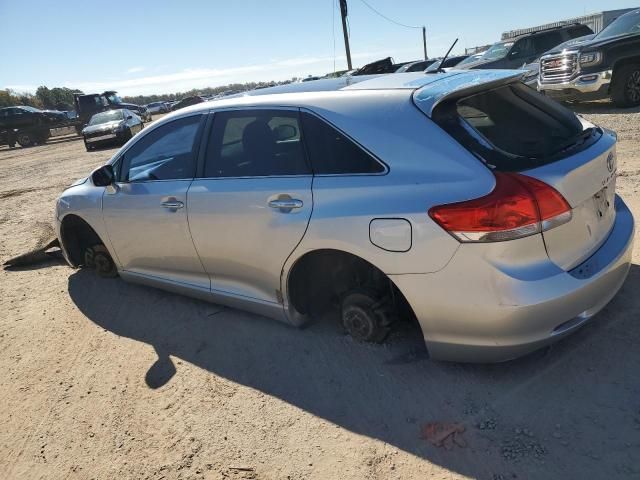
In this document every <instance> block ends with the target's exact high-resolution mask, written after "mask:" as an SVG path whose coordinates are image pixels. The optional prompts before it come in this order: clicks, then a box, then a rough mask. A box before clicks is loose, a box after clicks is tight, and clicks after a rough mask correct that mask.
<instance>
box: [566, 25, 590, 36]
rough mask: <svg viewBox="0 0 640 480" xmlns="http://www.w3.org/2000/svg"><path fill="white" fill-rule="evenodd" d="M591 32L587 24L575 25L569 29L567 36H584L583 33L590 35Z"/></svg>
mask: <svg viewBox="0 0 640 480" xmlns="http://www.w3.org/2000/svg"><path fill="white" fill-rule="evenodd" d="M592 33H593V30H591V29H590V28H589V27H588V26H587V25H577V26H575V27H572V28H570V29H569V31H568V34H569V38H578V37H584V36H585V35H590V34H592Z"/></svg>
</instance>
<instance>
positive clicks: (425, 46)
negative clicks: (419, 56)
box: [422, 25, 429, 60]
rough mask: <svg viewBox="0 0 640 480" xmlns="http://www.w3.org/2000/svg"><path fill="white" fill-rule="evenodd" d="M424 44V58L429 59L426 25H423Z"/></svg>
mask: <svg viewBox="0 0 640 480" xmlns="http://www.w3.org/2000/svg"><path fill="white" fill-rule="evenodd" d="M422 46H423V47H424V59H425V60H429V58H428V57H427V29H426V27H425V26H424V25H423V26H422Z"/></svg>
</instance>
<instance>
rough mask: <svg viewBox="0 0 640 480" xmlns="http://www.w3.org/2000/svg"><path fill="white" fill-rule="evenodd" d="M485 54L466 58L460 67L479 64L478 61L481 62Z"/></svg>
mask: <svg viewBox="0 0 640 480" xmlns="http://www.w3.org/2000/svg"><path fill="white" fill-rule="evenodd" d="M482 56H483V54H482V53H478V54H476V55H471V56H470V57H467V58H465V59H464V60H463V61H461V62H460V63H459V64H458V66H459V67H462V66H463V65H467V64H469V63H473V62H477V61H478V60H480V59H481V58H482Z"/></svg>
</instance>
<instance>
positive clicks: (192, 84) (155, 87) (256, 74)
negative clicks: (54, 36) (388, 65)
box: [5, 49, 415, 95]
mask: <svg viewBox="0 0 640 480" xmlns="http://www.w3.org/2000/svg"><path fill="white" fill-rule="evenodd" d="M408 52H409V49H407V51H397V50H394V51H393V52H392V51H387V50H377V51H369V52H359V53H355V54H354V55H352V58H353V60H354V63H356V64H358V65H364V64H365V63H367V62H369V61H372V60H376V59H379V58H383V57H386V56H389V55H393V54H396V55H397V54H402V53H408ZM411 52H412V53H415V52H414V51H413V50H411ZM334 61H335V65H336V68H337V69H338V70H341V69H345V68H346V58H345V56H344V55H340V56H336V57H335V59H334V57H333V56H301V57H295V58H287V59H274V60H273V61H271V62H269V63H265V64H257V65H249V66H239V67H230V68H190V69H185V70H182V71H179V72H174V73H167V74H161V75H147V76H143V77H137V78H127V77H121V78H113V79H108V80H99V81H95V80H90V81H78V80H68V81H65V82H61V83H58V84H56V85H50V87H51V86H65V87H68V88H78V89H80V90H82V91H83V92H87V93H88V92H102V91H104V90H117V91H118V93H119V94H120V95H148V94H153V93H172V92H179V91H186V90H190V89H193V88H205V87H215V86H219V85H226V84H229V83H236V82H237V83H244V82H257V81H270V80H286V79H289V78H291V77H294V76H296V77H305V76H307V75H309V74H314V75H323V74H325V73H327V72H330V71H333V66H334ZM143 70H144V67H132V68H130V69H129V70H127V73H128V74H129V73H134V72H141V71H143ZM5 88H11V89H14V90H16V91H20V92H25V91H28V92H32V93H33V92H35V90H36V88H37V87H36V86H33V85H14V86H8V87H5Z"/></svg>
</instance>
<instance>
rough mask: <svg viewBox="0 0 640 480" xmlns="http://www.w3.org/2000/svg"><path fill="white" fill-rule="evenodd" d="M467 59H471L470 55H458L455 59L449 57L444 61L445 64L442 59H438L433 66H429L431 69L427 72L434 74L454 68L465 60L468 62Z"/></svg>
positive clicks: (428, 68)
mask: <svg viewBox="0 0 640 480" xmlns="http://www.w3.org/2000/svg"><path fill="white" fill-rule="evenodd" d="M467 58H469V55H458V56H455V57H447V59H446V60H445V61H444V64H443V63H442V59H438V60H436V61H435V62H433V63H432V64H431V65H429V67H427V69H426V70H425V72H426V73H433V72H437V71H438V70H439V69H441V68H452V67H455V66H456V65H458V64H459V63H461V62H462V61H463V60H466V59H467Z"/></svg>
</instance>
